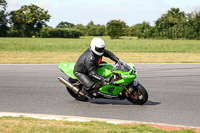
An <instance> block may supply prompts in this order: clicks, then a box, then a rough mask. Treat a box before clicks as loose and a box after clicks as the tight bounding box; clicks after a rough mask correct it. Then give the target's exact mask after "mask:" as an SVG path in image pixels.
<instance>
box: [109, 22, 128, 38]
mask: <svg viewBox="0 0 200 133" xmlns="http://www.w3.org/2000/svg"><path fill="white" fill-rule="evenodd" d="M125 25H126V23H125V22H123V21H120V20H111V21H110V22H108V23H107V24H106V26H107V34H108V35H109V36H110V37H111V39H117V38H119V37H120V36H122V35H123V33H124V27H125Z"/></svg>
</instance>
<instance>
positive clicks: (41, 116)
mask: <svg viewBox="0 0 200 133" xmlns="http://www.w3.org/2000/svg"><path fill="white" fill-rule="evenodd" d="M5 116H10V117H21V116H22V117H29V118H37V119H44V120H45V119H47V120H67V121H78V122H89V121H101V122H107V123H112V124H148V125H158V126H169V127H179V128H186V129H198V130H200V127H194V126H184V125H172V124H165V123H153V122H142V121H128V120H117V119H103V118H91V117H79V116H63V115H48V114H27V113H12V112H0V117H5Z"/></svg>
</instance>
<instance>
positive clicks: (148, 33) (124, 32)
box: [0, 0, 200, 39]
mask: <svg viewBox="0 0 200 133" xmlns="http://www.w3.org/2000/svg"><path fill="white" fill-rule="evenodd" d="M6 8H7V2H6V0H0V9H1V10H0V37H42V38H51V37H52V38H79V37H80V36H107V35H108V36H110V37H111V38H112V39H115V38H120V37H121V36H137V37H138V38H143V39H149V38H152V39H200V11H194V12H191V13H187V14H186V13H185V12H184V11H180V9H179V8H171V9H170V10H168V11H167V12H166V13H165V14H163V15H162V16H161V17H160V18H158V19H157V20H156V21H155V24H154V26H151V25H150V23H149V22H146V21H144V22H142V23H139V24H135V25H133V26H128V25H127V24H126V23H125V22H124V21H121V20H110V21H109V22H108V23H107V24H106V25H100V24H94V22H93V21H90V22H89V23H88V24H87V25H82V24H77V25H75V24H73V23H70V22H67V21H62V22H60V23H59V24H58V25H57V26H56V28H52V27H50V26H48V25H47V24H46V22H48V21H49V20H50V18H51V15H50V14H49V13H48V11H47V10H44V9H42V8H40V7H38V6H37V5H34V4H31V5H24V6H22V7H21V8H20V9H18V10H15V11H11V12H7V11H6Z"/></svg>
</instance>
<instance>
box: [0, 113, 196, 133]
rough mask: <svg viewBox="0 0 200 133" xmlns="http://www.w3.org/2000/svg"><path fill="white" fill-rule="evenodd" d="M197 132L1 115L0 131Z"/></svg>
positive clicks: (73, 132)
mask: <svg viewBox="0 0 200 133" xmlns="http://www.w3.org/2000/svg"><path fill="white" fill-rule="evenodd" d="M25 132H26V133H27V132H31V133H45V132H48V133H49V132H52V133H61V132H65V133H77V132H78V133H93V132H95V133H106V132H107V133H122V132H123V133H132V132H134V133H143V132H145V133H149V132H150V133H195V131H193V130H185V129H181V130H179V131H165V130H159V129H156V128H154V127H150V126H148V125H115V124H108V123H105V122H98V121H91V122H69V121H62V120H59V121H56V120H41V119H33V118H25V117H16V118H15V117H0V133H25Z"/></svg>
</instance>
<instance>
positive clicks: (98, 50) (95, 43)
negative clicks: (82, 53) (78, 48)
mask: <svg viewBox="0 0 200 133" xmlns="http://www.w3.org/2000/svg"><path fill="white" fill-rule="evenodd" d="M90 47H91V49H92V51H93V52H94V53H95V54H96V55H98V56H102V55H103V52H104V49H105V43H104V41H103V39H101V38H98V37H94V38H93V39H92V41H91V44H90Z"/></svg>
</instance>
